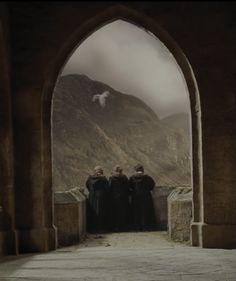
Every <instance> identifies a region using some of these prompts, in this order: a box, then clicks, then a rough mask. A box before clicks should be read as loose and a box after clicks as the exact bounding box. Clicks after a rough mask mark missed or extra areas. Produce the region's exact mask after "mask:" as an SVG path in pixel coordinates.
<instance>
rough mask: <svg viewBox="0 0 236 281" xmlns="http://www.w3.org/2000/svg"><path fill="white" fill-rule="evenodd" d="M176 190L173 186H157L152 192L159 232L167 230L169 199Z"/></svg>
mask: <svg viewBox="0 0 236 281" xmlns="http://www.w3.org/2000/svg"><path fill="white" fill-rule="evenodd" d="M174 189H175V187H171V186H156V187H155V188H154V190H153V191H152V198H153V204H154V209H155V215H156V223H157V229H158V230H167V224H168V208H167V197H168V196H169V194H170V193H171V192H172V191H173V190H174Z"/></svg>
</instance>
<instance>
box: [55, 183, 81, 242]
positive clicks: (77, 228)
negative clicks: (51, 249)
mask: <svg viewBox="0 0 236 281" xmlns="http://www.w3.org/2000/svg"><path fill="white" fill-rule="evenodd" d="M54 214H55V222H54V223H55V226H56V227H57V232H58V247H63V246H69V245H73V244H77V243H79V242H81V241H82V240H83V239H84V237H85V235H86V198H85V196H84V195H83V194H82V193H81V192H80V190H79V189H78V188H74V189H71V190H68V191H63V192H55V193H54Z"/></svg>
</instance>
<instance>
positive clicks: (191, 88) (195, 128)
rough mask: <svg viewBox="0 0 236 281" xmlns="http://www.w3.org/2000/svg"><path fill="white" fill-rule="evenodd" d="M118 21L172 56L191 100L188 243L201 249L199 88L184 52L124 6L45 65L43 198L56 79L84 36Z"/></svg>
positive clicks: (48, 191)
mask: <svg viewBox="0 0 236 281" xmlns="http://www.w3.org/2000/svg"><path fill="white" fill-rule="evenodd" d="M118 19H121V20H124V21H126V22H129V23H131V24H134V25H136V26H137V27H140V28H142V29H145V30H147V31H150V32H151V33H153V34H154V35H155V36H156V37H157V38H158V39H159V40H160V41H162V42H163V43H164V45H165V46H166V47H167V48H168V50H169V51H170V52H171V53H172V55H173V56H174V58H175V60H176V62H177V63H178V65H179V67H180V69H181V71H182V73H183V75H184V78H185V81H186V84H187V87H188V92H189V98H190V108H191V131H192V148H191V150H192V187H193V221H192V227H191V229H192V233H191V240H192V241H191V242H192V245H196V246H197V245H199V246H201V245H202V244H201V236H200V227H199V226H200V225H201V224H202V222H203V182H202V144H201V107H200V97H199V92H198V87H197V83H196V80H195V77H194V74H193V70H192V68H191V65H190V63H189V61H188V59H187V58H186V56H185V54H184V52H183V51H182V50H181V48H180V47H179V46H178V44H177V43H176V42H175V40H174V39H173V38H172V37H171V36H170V35H169V34H168V33H167V32H166V31H165V30H164V29H163V28H162V27H160V26H159V25H158V23H157V22H156V21H154V20H153V19H151V18H149V17H147V16H146V15H144V14H141V13H139V12H137V11H135V10H132V9H130V8H128V7H126V6H123V5H115V6H112V7H110V8H108V9H107V10H105V11H104V12H102V13H100V14H97V15H96V16H95V17H92V18H90V19H89V20H87V21H85V22H84V23H83V24H82V25H81V26H78V28H77V30H76V31H75V32H73V33H72V34H71V35H70V37H69V38H68V40H66V41H65V42H64V44H63V45H62V46H60V47H59V48H58V51H57V53H56V54H55V56H54V58H52V61H51V62H50V65H49V66H48V69H47V73H46V74H45V77H46V78H45V83H44V88H43V94H42V99H41V113H42V114H41V116H42V117H41V118H42V119H41V126H42V133H41V151H42V155H41V161H42V175H43V179H42V180H43V189H44V194H45V195H44V196H47V198H51V201H53V200H52V198H53V194H52V183H51V182H52V165H51V138H52V135H51V102H52V95H53V90H54V87H55V84H56V82H57V79H58V77H59V76H60V72H61V71H62V69H63V67H64V65H65V64H66V63H67V61H68V59H69V58H70V56H71V55H72V53H73V52H74V50H75V49H77V48H78V46H79V45H80V44H81V43H82V42H83V41H84V40H86V38H87V37H89V36H90V35H91V34H92V33H93V32H95V31H96V30H98V29H99V28H101V27H102V26H104V25H106V24H109V23H111V22H113V21H116V20H118ZM44 202H47V203H48V202H49V201H48V200H45V201H44ZM47 203H45V210H46V209H48V208H49V206H48V205H47ZM52 209H53V205H51V210H48V211H45V212H48V214H49V216H50V217H51V218H52V217H53V211H52ZM52 220H53V218H52Z"/></svg>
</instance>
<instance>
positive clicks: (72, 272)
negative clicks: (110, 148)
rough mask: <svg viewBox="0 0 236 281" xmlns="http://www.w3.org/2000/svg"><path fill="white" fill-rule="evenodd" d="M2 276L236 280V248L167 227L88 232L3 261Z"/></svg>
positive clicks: (63, 280)
mask: <svg viewBox="0 0 236 281" xmlns="http://www.w3.org/2000/svg"><path fill="white" fill-rule="evenodd" d="M0 280H1V281H3V280H5V281H16V280H17V281H18V280H19V281H26V280H27V281H29V280H32V281H34V280H37V281H46V280H49V281H57V280H58V281H70V280H71V281H73V280H78V281H94V280H96V281H100V280H102V281H106V280H109V281H129V280H135V281H145V280H149V281H158V280H160V281H165V280H170V281H171V280H175V281H178V280H183V281H203V280H204V281H213V280H214V281H235V280H236V250H218V249H200V248H195V247H190V246H189V245H187V244H181V243H174V242H171V241H168V239H167V235H166V233H165V232H141V233H115V234H105V235H102V236H101V237H100V236H98V237H97V238H95V236H94V235H89V236H88V238H87V239H86V241H85V242H84V243H82V244H81V245H79V246H73V247H67V248H62V249H58V250H57V251H54V252H50V253H46V254H35V255H21V256H18V257H7V258H3V259H2V260H1V261H0Z"/></svg>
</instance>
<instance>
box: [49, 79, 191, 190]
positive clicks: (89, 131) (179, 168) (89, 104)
mask: <svg viewBox="0 0 236 281" xmlns="http://www.w3.org/2000/svg"><path fill="white" fill-rule="evenodd" d="M52 108H53V115H52V124H53V128H52V130H53V147H52V148H53V187H54V189H56V190H66V189H69V188H71V187H74V186H84V183H85V180H86V178H87V176H88V174H89V173H91V172H92V169H93V168H94V166H96V165H102V166H103V167H104V170H105V174H106V175H108V176H109V175H110V172H111V169H112V168H113V167H114V166H115V165H116V164H120V165H122V166H123V168H124V172H125V173H127V174H128V175H130V174H132V173H133V167H134V165H135V164H137V163H138V162H141V163H143V165H144V167H145V171H146V172H147V173H149V174H150V175H151V176H153V177H154V179H155V180H156V182H157V184H158V185H181V184H190V137H189V134H190V132H189V116H188V114H185V113H178V114H174V115H172V116H169V117H168V118H164V119H160V118H159V116H158V115H157V114H156V113H155V112H154V111H153V110H152V109H151V108H150V107H149V106H148V105H147V104H146V103H144V102H143V101H142V100H140V99H139V98H137V97H135V96H133V95H129V94H128V93H125V94H124V93H121V92H118V91H116V90H114V89H113V88H111V87H110V86H108V85H106V84H104V83H101V82H98V81H94V80H91V79H90V78H88V77H87V76H85V75H76V74H74V75H67V76H62V77H60V79H59V81H58V83H57V85H56V87H55V90H54V96H53V107H52Z"/></svg>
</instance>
